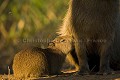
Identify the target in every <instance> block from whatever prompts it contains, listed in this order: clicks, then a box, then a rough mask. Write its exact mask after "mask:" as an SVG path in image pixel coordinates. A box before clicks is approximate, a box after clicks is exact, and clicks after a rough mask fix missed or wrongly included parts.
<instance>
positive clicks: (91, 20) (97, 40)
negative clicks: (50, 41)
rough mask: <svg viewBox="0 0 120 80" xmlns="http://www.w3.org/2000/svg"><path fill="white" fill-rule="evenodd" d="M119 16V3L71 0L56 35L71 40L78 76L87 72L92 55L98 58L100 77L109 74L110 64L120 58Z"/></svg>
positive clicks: (107, 0)
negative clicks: (75, 56) (72, 41)
mask: <svg viewBox="0 0 120 80" xmlns="http://www.w3.org/2000/svg"><path fill="white" fill-rule="evenodd" d="M118 15H119V0H70V3H69V9H68V11H67V14H66V16H65V19H64V21H63V25H62V26H61V27H60V29H59V32H58V34H59V36H66V35H67V36H72V37H73V38H74V40H75V51H76V54H77V58H78V60H79V69H80V70H79V74H86V73H89V72H90V69H89V65H88V61H89V58H90V59H91V58H92V57H93V56H95V57H96V56H98V57H99V74H103V73H110V70H111V69H110V63H111V62H114V61H115V60H116V58H115V57H116V56H117V55H120V50H118V49H119V47H120V46H119V44H118V43H119V40H120V39H119V37H120V35H119V34H118V31H117V30H118V29H119V27H120V26H119V24H118V23H119V20H118V18H119V17H118ZM117 42H118V43H117ZM115 45H118V46H117V47H116V46H115ZM91 55H93V56H92V57H91ZM113 56H115V57H113ZM111 57H113V58H111ZM110 58H111V59H110ZM117 61H118V60H117Z"/></svg>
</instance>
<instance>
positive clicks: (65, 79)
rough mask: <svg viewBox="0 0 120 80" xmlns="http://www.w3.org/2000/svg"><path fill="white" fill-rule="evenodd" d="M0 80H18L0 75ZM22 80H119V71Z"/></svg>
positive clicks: (10, 76) (11, 76)
mask: <svg viewBox="0 0 120 80" xmlns="http://www.w3.org/2000/svg"><path fill="white" fill-rule="evenodd" d="M0 80H19V79H15V78H14V77H13V75H0ZM22 80H120V71H119V72H115V74H110V75H95V74H94V75H73V74H65V75H59V76H56V75H55V76H49V77H40V78H37V79H30V78H29V79H22Z"/></svg>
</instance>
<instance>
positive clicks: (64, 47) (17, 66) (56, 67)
mask: <svg viewBox="0 0 120 80" xmlns="http://www.w3.org/2000/svg"><path fill="white" fill-rule="evenodd" d="M70 41H72V40H71V38H69V36H62V37H57V38H55V39H54V40H53V41H51V42H50V43H49V46H48V47H47V48H46V49H41V48H38V47H29V48H26V49H24V50H21V51H20V52H18V53H17V54H16V55H15V57H14V60H13V73H14V76H15V77H17V78H27V77H35V78H37V77H39V76H44V75H57V74H61V67H62V65H63V63H64V62H65V58H66V55H67V54H68V53H69V52H70V51H69V50H72V49H73V46H72V45H71V44H72V43H71V42H70ZM67 42H69V43H70V44H68V43H67ZM68 46H69V47H68Z"/></svg>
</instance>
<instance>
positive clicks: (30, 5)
mask: <svg viewBox="0 0 120 80" xmlns="http://www.w3.org/2000/svg"><path fill="white" fill-rule="evenodd" d="M67 7H68V0H0V74H7V73H8V68H10V69H11V67H12V66H11V65H12V60H13V57H14V55H15V54H16V53H17V52H18V51H20V50H21V49H22V48H24V47H26V46H38V47H41V48H46V46H47V43H48V42H49V41H50V40H52V39H54V38H55V37H56V31H57V28H58V27H59V26H60V25H61V24H62V20H63V18H64V16H65V13H66V11H67ZM11 73H12V69H11Z"/></svg>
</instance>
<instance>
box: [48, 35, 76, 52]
mask: <svg viewBox="0 0 120 80" xmlns="http://www.w3.org/2000/svg"><path fill="white" fill-rule="evenodd" d="M48 48H52V49H56V50H59V51H61V52H62V53H65V54H67V53H69V52H71V51H72V50H73V49H74V43H73V39H72V37H71V36H59V37H57V38H55V39H54V40H53V41H51V42H50V43H49V44H48Z"/></svg>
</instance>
